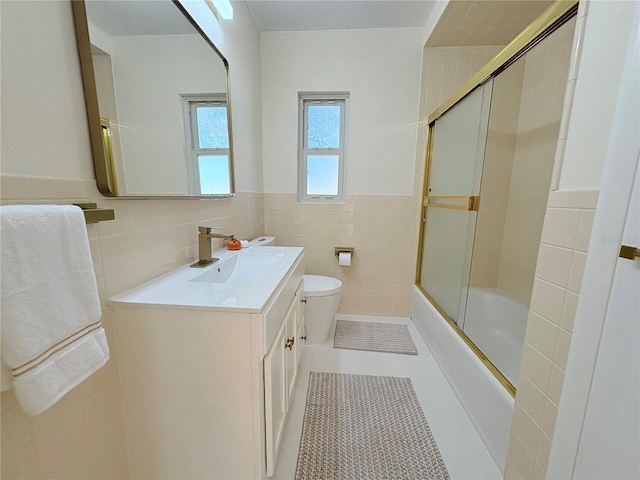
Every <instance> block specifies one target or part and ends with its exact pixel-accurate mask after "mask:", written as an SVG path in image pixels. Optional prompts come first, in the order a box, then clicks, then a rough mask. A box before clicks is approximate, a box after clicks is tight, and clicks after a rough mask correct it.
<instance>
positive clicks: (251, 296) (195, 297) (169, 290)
mask: <svg viewBox="0 0 640 480" xmlns="http://www.w3.org/2000/svg"><path fill="white" fill-rule="evenodd" d="M213 256H214V257H215V258H219V259H220V260H218V261H217V262H216V263H214V264H213V265H210V266H208V267H205V268H202V269H200V268H190V267H189V265H183V266H182V267H179V268H177V269H175V270H173V271H171V272H169V273H166V274H164V275H162V276H161V277H158V278H156V279H154V280H150V281H149V282H146V283H143V284H142V285H139V286H137V287H135V288H132V289H131V290H127V291H125V292H122V293H119V294H117V295H114V296H113V297H111V298H109V302H110V303H111V304H113V305H123V306H130V307H139V306H141V305H146V306H150V305H152V306H156V307H195V308H207V309H212V310H219V311H233V312H251V313H260V312H262V310H263V309H264V308H265V305H266V304H267V302H268V301H269V298H271V296H272V295H273V292H275V291H276V290H277V288H278V286H279V285H280V283H281V282H282V281H283V279H284V277H285V276H286V275H287V272H289V271H290V269H291V268H292V267H293V266H294V265H297V264H298V263H299V262H302V261H303V257H304V249H303V248H302V247H279V246H269V247H262V246H251V247H249V248H243V249H241V250H235V251H230V250H227V249H226V248H223V249H222V250H219V251H217V252H214V253H213Z"/></svg>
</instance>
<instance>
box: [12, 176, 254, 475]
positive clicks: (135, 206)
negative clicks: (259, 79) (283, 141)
mask: <svg viewBox="0 0 640 480" xmlns="http://www.w3.org/2000/svg"><path fill="white" fill-rule="evenodd" d="M1 202H2V204H3V205H11V204H71V203H77V202H97V204H98V206H99V207H101V208H113V209H114V210H115V220H113V221H108V222H101V223H99V224H95V225H87V233H88V236H89V244H90V248H91V256H92V259H93V265H94V269H95V273H96V277H97V283H98V292H99V295H100V304H101V307H102V324H103V326H104V329H105V331H106V334H107V341H108V342H109V348H110V359H109V361H108V362H107V364H106V365H105V366H104V367H102V368H101V369H99V370H98V371H97V372H96V373H94V374H93V375H92V376H91V377H89V378H88V379H86V380H85V381H84V382H82V383H81V384H80V385H78V386H77V387H76V388H75V389H73V390H72V391H71V392H69V393H68V394H67V395H65V396H64V397H63V398H62V399H61V400H60V401H58V402H57V403H56V404H55V405H54V406H52V407H51V408H50V409H48V410H46V411H45V412H43V413H42V414H40V415H37V416H35V417H28V416H27V415H26V414H25V413H24V412H23V411H22V410H21V409H20V407H19V406H18V403H17V400H16V398H15V394H14V392H13V390H9V391H6V392H2V395H1V401H0V404H1V406H2V408H1V410H2V414H1V418H0V422H1V424H2V437H1V442H2V445H1V450H2V471H1V472H0V477H1V478H3V479H12V478H29V479H47V478H51V479H54V478H55V479H61V478H65V479H72V478H78V479H87V478H105V479H107V478H108V479H112V480H115V479H126V478H129V467H128V459H127V449H126V439H125V436H124V418H123V412H122V407H121V404H122V401H121V397H120V386H119V380H118V369H117V351H116V348H115V347H116V346H115V345H114V342H113V325H112V319H111V310H110V308H109V306H108V303H107V298H108V297H109V296H111V295H113V294H115V293H118V292H121V291H122V290H125V289H127V288H130V287H133V286H135V285H138V284H140V283H141V282H143V281H146V280H148V279H150V278H153V277H156V276H159V275H162V274H163V273H166V272H168V271H170V270H172V269H173V268H175V267H177V266H180V265H184V264H186V263H188V262H191V261H193V260H195V259H196V257H197V227H198V226H199V225H220V226H225V227H227V229H228V231H229V232H232V233H234V234H236V236H237V237H239V238H243V237H246V238H253V237H256V236H259V235H262V234H263V233H264V197H263V195H262V194H261V193H238V194H237V195H236V196H235V197H234V198H231V199H227V200H118V199H110V198H105V197H103V196H102V195H100V194H99V193H98V192H97V190H96V188H95V182H94V181H91V180H68V179H59V178H43V177H28V176H18V175H2V199H1ZM221 246H222V243H221V242H214V244H213V247H214V249H215V248H219V247H221Z"/></svg>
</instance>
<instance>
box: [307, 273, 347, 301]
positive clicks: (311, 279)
mask: <svg viewBox="0 0 640 480" xmlns="http://www.w3.org/2000/svg"><path fill="white" fill-rule="evenodd" d="M302 278H303V279H304V290H303V291H302V295H304V296H305V297H324V296H328V295H335V294H336V293H340V292H341V291H342V282H341V281H340V280H338V279H337V278H333V277H325V276H322V275H303V277H302Z"/></svg>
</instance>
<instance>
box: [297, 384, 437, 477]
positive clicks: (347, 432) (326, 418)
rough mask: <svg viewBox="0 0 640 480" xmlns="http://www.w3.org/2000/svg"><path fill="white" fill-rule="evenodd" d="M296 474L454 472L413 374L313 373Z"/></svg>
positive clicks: (420, 474)
mask: <svg viewBox="0 0 640 480" xmlns="http://www.w3.org/2000/svg"><path fill="white" fill-rule="evenodd" d="M295 479H296V480H324V479H332V480H334V479H335V480H338V479H345V480H346V479H349V480H352V479H353V480H356V479H363V480H365V479H366V480H373V479H393V480H396V479H406V480H417V479H429V480H435V479H449V474H448V473H447V468H446V467H445V465H444V462H443V460H442V456H441V455H440V452H439V450H438V447H437V445H436V442H435V440H434V439H433V435H432V434H431V430H430V429H429V424H428V423H427V420H426V418H425V416H424V413H423V412H422V408H420V403H419V402H418V398H417V397H416V393H415V391H414V389H413V385H412V384H411V380H410V379H409V378H400V377H382V376H374V375H348V374H339V373H324V372H311V378H310V380H309V391H308V392H307V404H306V406H305V411H304V422H303V426H302V438H301V440H300V450H299V452H298V463H297V466H296V475H295Z"/></svg>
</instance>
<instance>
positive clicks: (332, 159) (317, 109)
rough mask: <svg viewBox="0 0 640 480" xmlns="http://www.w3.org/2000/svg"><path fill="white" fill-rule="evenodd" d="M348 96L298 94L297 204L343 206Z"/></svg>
mask: <svg viewBox="0 0 640 480" xmlns="http://www.w3.org/2000/svg"><path fill="white" fill-rule="evenodd" d="M348 100H349V95H348V94H346V93H341V94H300V110H299V125H300V126H299V132H300V133H299V140H298V141H299V154H298V157H299V158H298V173H299V176H298V200H299V201H301V202H328V203H331V202H335V203H338V202H344V201H345V200H346V197H345V190H344V171H345V168H344V164H345V156H346V150H347V149H346V144H347V136H346V119H347V105H348Z"/></svg>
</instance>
